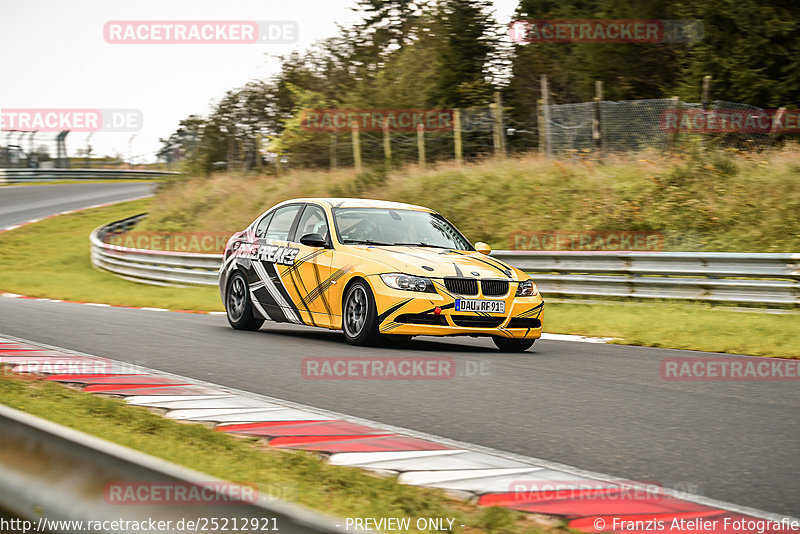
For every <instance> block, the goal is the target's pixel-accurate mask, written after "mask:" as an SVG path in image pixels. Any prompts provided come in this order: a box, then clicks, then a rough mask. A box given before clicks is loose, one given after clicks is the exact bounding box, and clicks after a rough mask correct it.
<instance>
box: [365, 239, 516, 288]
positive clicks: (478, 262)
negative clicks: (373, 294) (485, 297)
mask: <svg viewBox="0 0 800 534" xmlns="http://www.w3.org/2000/svg"><path fill="white" fill-rule="evenodd" d="M353 251H354V252H356V251H357V253H358V254H359V255H363V256H364V257H365V258H367V259H371V260H375V261H380V262H381V263H384V264H385V265H386V266H387V270H388V271H389V272H401V273H405V274H411V275H416V276H427V277H429V278H444V277H446V276H447V277H450V276H459V277H467V278H499V279H503V280H510V281H516V280H520V279H523V280H524V279H527V275H525V274H524V273H522V272H521V271H519V270H517V269H515V268H513V267H511V266H510V265H508V264H506V263H504V262H502V261H500V260H497V259H495V258H492V257H491V256H486V255H485V254H481V253H480V252H477V251H468V250H445V249H441V248H428V247H414V246H405V247H381V246H354V247H353Z"/></svg>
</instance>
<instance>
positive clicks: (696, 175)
mask: <svg viewBox="0 0 800 534" xmlns="http://www.w3.org/2000/svg"><path fill="white" fill-rule="evenodd" d="M798 182H800V150H799V149H798V148H797V147H791V148H789V149H785V150H781V151H773V152H764V153H758V154H736V153H727V152H709V153H706V154H702V155H697V154H695V155H684V156H675V157H664V156H659V155H655V154H653V155H643V156H640V157H639V159H613V158H607V159H606V161H605V163H603V164H599V163H597V162H594V161H588V160H587V161H566V162H564V161H548V160H543V159H540V158H538V156H536V155H528V156H522V157H518V158H515V159H508V160H490V161H485V162H482V163H477V164H471V165H464V166H462V167H456V166H454V165H453V164H451V163H449V164H442V165H440V166H435V167H430V168H426V169H420V168H418V167H414V166H411V167H403V168H401V169H395V170H392V171H390V172H388V173H387V172H385V171H382V170H370V171H367V172H364V173H362V174H360V175H356V174H355V173H354V172H353V171H352V170H350V169H342V170H338V171H333V172H327V171H311V170H308V171H303V170H300V171H294V172H292V173H290V174H287V175H285V176H281V177H275V176H267V175H248V176H242V175H232V174H216V175H213V176H212V177H210V178H206V177H195V178H188V179H178V180H173V181H171V182H170V183H169V184H165V185H164V186H163V187H162V188H161V190H160V192H159V194H158V195H157V197H156V198H155V199H154V201H153V205H152V210H151V216H150V217H149V218H148V220H147V221H145V223H144V227H143V228H146V229H148V230H154V231H158V230H161V231H176V230H179V231H192V230H200V231H227V232H231V233H232V232H234V231H238V230H241V229H243V228H244V227H245V226H246V225H247V224H249V223H250V222H251V221H252V220H253V219H254V218H255V217H256V216H257V215H258V214H260V213H262V212H263V211H265V210H266V209H267V208H269V207H270V206H272V205H274V204H275V203H277V202H280V201H282V200H286V199H290V198H296V197H304V196H356V197H364V198H377V199H385V200H395V201H400V202H409V203H413V204H422V205H424V206H427V207H430V208H433V209H435V210H437V211H439V212H440V213H442V214H443V215H444V216H446V217H447V218H449V219H450V220H451V221H452V222H453V223H454V224H455V225H456V226H458V227H459V228H460V229H461V230H462V231H463V232H464V234H465V235H466V236H467V237H468V238H469V239H470V240H472V241H473V242H475V241H485V242H487V243H489V244H490V245H491V246H492V247H493V248H495V249H508V248H511V237H512V235H514V233H515V232H523V233H527V232H553V231H561V232H568V233H571V232H577V231H618V230H629V231H633V230H647V231H653V232H660V233H662V234H663V235H664V238H665V241H666V242H667V245H668V248H667V249H668V250H706V251H716V252H723V251H730V252H795V251H797V250H800V217H798V216H797V214H798V213H800V187H798Z"/></svg>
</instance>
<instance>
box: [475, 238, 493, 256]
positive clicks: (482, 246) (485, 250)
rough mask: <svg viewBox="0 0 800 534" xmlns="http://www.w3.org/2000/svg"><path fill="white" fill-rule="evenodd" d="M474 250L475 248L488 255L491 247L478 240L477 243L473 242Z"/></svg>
mask: <svg viewBox="0 0 800 534" xmlns="http://www.w3.org/2000/svg"><path fill="white" fill-rule="evenodd" d="M475 250H477V251H478V252H480V253H481V254H486V255H487V256H488V255H489V254H490V253H491V252H492V247H490V246H489V245H487V244H486V243H484V242H483V241H478V242H477V243H475Z"/></svg>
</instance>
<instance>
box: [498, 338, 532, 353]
mask: <svg viewBox="0 0 800 534" xmlns="http://www.w3.org/2000/svg"><path fill="white" fill-rule="evenodd" d="M492 341H494V344H495V345H496V346H497V348H498V349H500V350H501V351H502V352H522V351H526V350H528V349H529V348H531V347H532V346H533V343H534V342H535V341H536V340H535V339H509V338H507V337H499V336H492Z"/></svg>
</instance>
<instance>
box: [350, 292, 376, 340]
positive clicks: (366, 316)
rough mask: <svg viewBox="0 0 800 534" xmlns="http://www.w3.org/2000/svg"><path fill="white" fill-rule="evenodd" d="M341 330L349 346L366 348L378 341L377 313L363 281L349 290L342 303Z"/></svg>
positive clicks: (370, 294)
mask: <svg viewBox="0 0 800 534" xmlns="http://www.w3.org/2000/svg"><path fill="white" fill-rule="evenodd" d="M342 330H343V331H344V338H345V339H346V340H347V342H348V343H350V344H351V345H361V346H368V345H374V344H375V343H376V342H377V341H378V312H377V309H376V307H375V297H373V296H372V290H371V289H370V287H369V284H367V283H366V282H365V281H363V280H357V281H356V282H354V283H353V284H352V285H351V286H350V287H349V288H347V292H346V293H345V296H344V301H343V302H342Z"/></svg>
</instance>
